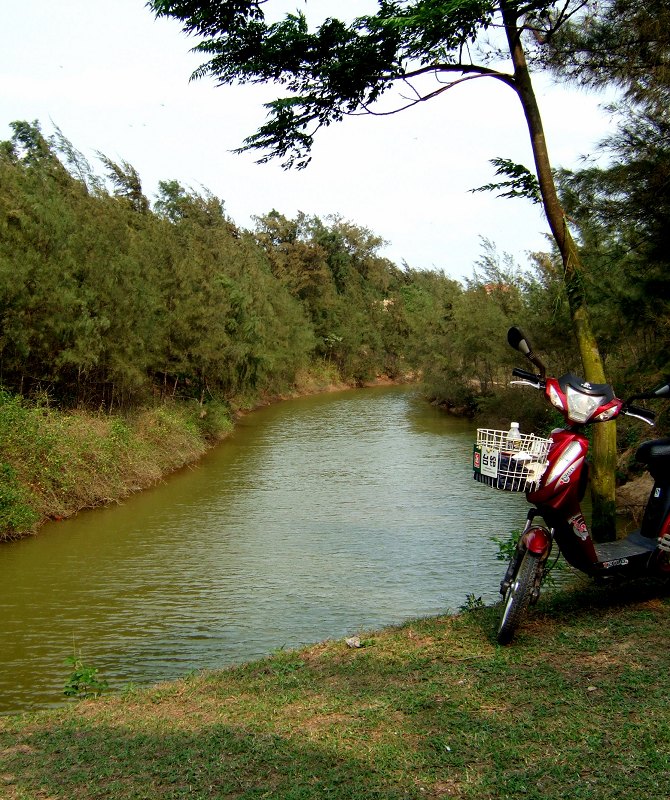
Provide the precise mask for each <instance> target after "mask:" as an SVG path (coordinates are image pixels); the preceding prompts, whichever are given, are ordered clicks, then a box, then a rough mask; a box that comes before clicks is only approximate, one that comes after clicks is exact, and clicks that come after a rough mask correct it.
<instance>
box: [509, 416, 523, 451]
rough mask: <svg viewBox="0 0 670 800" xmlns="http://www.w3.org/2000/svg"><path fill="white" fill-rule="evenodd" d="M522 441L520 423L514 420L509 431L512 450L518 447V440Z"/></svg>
mask: <svg viewBox="0 0 670 800" xmlns="http://www.w3.org/2000/svg"><path fill="white" fill-rule="evenodd" d="M520 441H521V432H520V431H519V423H518V422H512V424H511V425H510V426H509V431H508V432H507V443H508V445H509V447H510V449H511V450H516V449H517V448H518V446H519V445H518V442H520Z"/></svg>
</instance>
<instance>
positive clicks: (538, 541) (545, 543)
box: [521, 525, 552, 561]
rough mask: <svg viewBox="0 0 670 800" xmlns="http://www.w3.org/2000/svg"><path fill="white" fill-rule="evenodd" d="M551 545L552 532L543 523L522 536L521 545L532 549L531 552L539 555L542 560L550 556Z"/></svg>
mask: <svg viewBox="0 0 670 800" xmlns="http://www.w3.org/2000/svg"><path fill="white" fill-rule="evenodd" d="M551 545H552V538H551V534H550V533H549V531H548V530H547V529H546V528H545V527H543V526H542V525H534V526H533V527H532V528H529V529H528V530H527V531H525V532H524V533H523V534H522V536H521V546H522V547H523V548H524V549H525V550H530V552H531V553H533V554H534V555H536V556H539V557H540V559H541V560H542V561H544V560H545V559H547V558H548V557H549V552H550V550H551Z"/></svg>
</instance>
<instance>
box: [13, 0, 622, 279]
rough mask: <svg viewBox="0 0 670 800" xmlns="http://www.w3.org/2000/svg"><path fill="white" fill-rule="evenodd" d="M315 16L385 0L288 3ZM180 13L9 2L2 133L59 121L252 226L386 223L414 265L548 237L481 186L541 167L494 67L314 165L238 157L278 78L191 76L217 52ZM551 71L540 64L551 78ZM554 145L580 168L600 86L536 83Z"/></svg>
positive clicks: (126, 0)
mask: <svg viewBox="0 0 670 800" xmlns="http://www.w3.org/2000/svg"><path fill="white" fill-rule="evenodd" d="M269 5H270V6H272V8H273V9H274V8H275V7H276V8H277V9H279V10H282V11H283V10H288V11H293V10H295V9H296V8H298V7H300V8H301V9H302V10H304V11H305V13H306V14H307V15H308V19H309V20H310V22H312V20H313V21H314V22H315V23H318V22H320V21H321V20H322V19H323V18H325V17H326V16H329V15H330V16H338V17H342V18H352V17H354V16H357V15H360V14H362V13H365V12H366V11H374V9H375V8H376V3H375V2H373V0H273V3H271V4H269ZM195 43H196V40H194V39H192V38H188V37H187V36H186V35H185V34H184V33H183V32H182V30H181V27H180V25H179V23H178V22H177V21H175V20H167V19H160V20H156V19H155V18H154V16H153V14H152V12H151V11H150V10H149V9H148V8H147V7H146V6H145V3H144V0H113V2H110V0H59V2H53V0H22V2H17V0H0V140H2V139H9V138H10V137H11V134H12V131H11V128H10V123H11V122H12V121H15V120H27V121H33V120H37V121H38V122H39V124H40V126H41V128H42V131H43V133H44V134H46V135H50V134H52V133H53V132H54V126H57V127H58V128H59V129H60V130H61V131H62V133H63V134H64V135H65V136H66V137H67V138H68V139H69V140H70V141H71V142H72V143H73V144H74V146H75V147H76V148H77V149H78V150H79V151H81V152H82V153H83V154H84V155H85V156H86V158H87V159H88V160H89V161H90V162H91V163H92V165H93V167H94V169H95V171H96V172H98V173H99V174H104V168H103V166H102V164H101V163H100V162H99V161H98V160H97V155H96V154H97V153H98V152H101V153H104V154H105V155H106V156H107V157H108V158H111V159H112V160H114V161H117V162H118V161H122V160H123V161H127V162H129V163H130V164H132V165H133V166H134V167H135V169H136V170H137V171H138V173H139V175H140V177H141V179H142V184H143V188H144V191H145V194H147V196H148V197H149V198H150V199H153V198H154V196H155V194H156V192H157V189H158V183H159V181H162V180H173V179H174V180H178V181H179V182H180V183H181V184H182V185H183V186H185V187H188V188H192V189H194V190H196V191H202V190H203V189H207V190H209V191H211V192H212V193H213V194H215V195H216V196H217V197H219V198H221V199H222V200H223V202H224V208H225V212H226V214H227V215H228V216H229V217H230V218H231V219H232V220H233V222H235V223H236V224H237V225H238V226H240V227H242V228H251V227H253V224H254V223H253V217H254V216H262V215H264V214H266V213H268V212H270V211H272V210H273V209H276V210H277V211H279V212H280V213H282V214H284V215H285V216H287V217H294V216H295V215H296V214H297V213H298V212H300V211H302V212H304V213H305V214H308V215H317V216H319V217H321V218H325V217H326V216H328V215H330V214H335V215H339V216H341V217H343V218H344V219H347V220H350V221H351V222H353V223H355V224H357V225H359V226H361V227H364V228H368V229H369V230H371V231H372V232H373V233H375V234H377V235H378V236H380V237H381V238H382V239H383V240H384V241H385V242H386V244H385V246H384V247H383V248H382V249H381V251H380V253H381V254H382V255H384V256H386V257H388V258H389V259H391V260H392V261H394V262H395V263H397V264H399V265H400V264H402V263H403V262H406V263H407V264H408V265H409V266H410V267H412V268H415V269H439V270H444V271H445V272H446V273H447V274H448V275H449V276H451V277H452V278H455V279H459V280H461V279H464V278H469V277H472V270H473V267H474V265H475V264H476V262H477V260H478V259H480V258H481V256H482V254H483V246H482V240H483V239H488V240H490V241H491V242H493V244H494V245H495V246H496V248H497V250H498V252H499V253H500V254H503V253H507V254H510V255H511V256H513V257H514V258H515V259H516V260H517V261H518V262H519V263H520V264H522V265H524V264H525V263H526V261H527V254H528V253H529V252H533V251H537V250H547V249H549V244H548V241H547V233H548V227H547V224H546V221H545V219H544V216H543V214H542V211H541V209H540V208H539V206H533V205H531V204H530V203H529V202H528V201H525V200H521V199H515V200H509V199H499V198H497V197H496V196H495V195H494V194H492V193H475V194H473V193H471V192H470V190H471V189H473V188H476V187H478V186H482V185H484V184H486V183H490V182H491V181H493V180H494V169H493V167H492V166H491V164H490V163H489V159H492V158H496V157H503V158H510V159H512V160H514V161H517V162H520V163H523V164H525V165H526V166H528V167H531V166H532V156H531V151H530V144H529V141H528V133H527V128H526V124H525V120H524V118H523V115H522V111H521V107H520V104H519V102H518V100H517V99H516V97H515V95H514V93H513V92H512V90H511V89H509V88H508V87H506V86H504V85H503V84H501V83H500V82H499V81H495V80H490V79H484V80H482V79H480V80H475V81H470V82H468V83H466V84H465V85H463V86H461V87H458V88H455V89H453V90H450V91H449V92H447V93H445V94H443V95H442V96H441V97H439V98H437V99H435V100H432V101H430V102H427V103H423V104H420V105H419V106H417V107H415V108H413V109H410V110H408V111H404V112H402V113H400V114H396V115H393V116H385V117H370V116H357V117H349V118H345V120H343V121H342V122H341V123H336V124H333V125H331V126H330V127H329V128H327V129H325V130H322V131H320V132H319V133H318V135H317V137H316V140H315V146H314V148H313V151H312V161H311V163H310V165H309V166H308V167H307V168H306V169H304V170H298V171H296V170H288V171H287V170H284V169H283V168H282V167H281V165H280V163H279V162H278V161H273V162H271V163H269V164H257V163H255V162H256V160H257V159H258V157H259V155H258V154H253V153H244V154H241V155H238V154H235V153H233V152H232V151H233V150H234V149H235V148H236V147H239V146H240V145H241V144H242V142H243V140H244V138H245V137H246V136H248V135H250V134H252V133H254V132H255V131H256V130H257V129H258V127H259V126H260V125H261V124H262V123H263V122H264V120H265V115H266V112H265V110H264V108H263V103H264V102H268V101H270V100H272V99H274V98H275V97H277V96H278V95H279V91H278V87H275V86H251V85H247V86H230V87H228V86H227V87H217V86H216V85H215V83H214V81H212V80H211V79H203V80H198V81H190V80H189V78H190V76H191V73H192V72H193V71H194V70H195V69H196V68H197V67H198V66H199V65H200V63H201V62H202V60H203V59H201V58H200V57H199V56H198V55H197V54H194V53H191V52H190V48H191V47H193V46H194V44H195ZM538 78H539V76H538ZM536 91H537V94H538V99H539V103H540V108H541V111H542V114H543V120H544V126H545V134H546V138H547V142H548V146H549V154H550V157H551V159H552V163H553V165H554V166H555V167H559V166H562V167H575V166H578V165H579V163H580V159H581V157H582V156H584V155H587V154H591V153H592V152H593V151H594V148H595V145H596V143H597V142H598V141H599V140H600V139H602V137H603V136H604V135H605V134H606V132H607V131H608V130H610V129H611V127H612V121H611V119H610V117H609V115H608V114H607V113H606V112H605V111H604V109H603V107H602V106H603V99H602V98H601V97H599V96H598V95H593V94H587V93H585V92H582V91H579V90H569V91H568V90H566V89H564V88H560V87H556V86H553V85H552V84H551V83H550V82H549V81H548V80H546V79H544V78H543V79H536Z"/></svg>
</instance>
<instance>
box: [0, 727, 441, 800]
mask: <svg viewBox="0 0 670 800" xmlns="http://www.w3.org/2000/svg"><path fill="white" fill-rule="evenodd" d="M2 755H3V761H4V765H3V772H4V774H3V775H2V776H1V777H2V780H3V781H4V788H5V791H7V790H10V791H14V794H7V795H3V794H2V786H0V796H2V797H10V798H11V797H21V798H23V797H35V798H37V797H48V798H51V799H52V800H53V798H68V800H73V799H75V798H86V800H96V799H97V798H110V797H112V798H133V799H134V800H140V799H141V798H146V799H147V800H155V799H156V798H182V797H196V798H249V800H251V799H252V798H261V797H274V798H282V800H284V799H285V800H299V799H300V798H316V797H319V798H323V797H332V796H337V797H338V798H348V797H351V798H360V797H366V798H385V799H389V800H394V799H395V798H408V797H415V796H416V797H419V796H425V795H421V794H420V792H419V788H418V787H417V786H416V785H413V781H412V778H411V776H406V777H404V778H401V776H397V779H394V780H393V782H392V783H391V782H390V781H389V778H388V776H386V777H383V776H381V775H379V774H377V773H376V772H375V769H374V767H373V766H372V765H371V764H370V763H369V762H366V761H362V760H359V759H357V758H356V757H355V755H353V754H352V755H350V756H349V757H343V756H342V754H341V753H337V752H329V751H328V749H326V748H324V747H322V746H311V745H310V744H309V743H307V742H306V741H305V739H302V740H301V741H298V742H293V741H292V740H291V739H287V738H284V737H280V736H277V735H274V734H271V733H264V732H251V731H245V730H243V729H240V730H236V729H235V728H234V727H229V726H226V725H222V724H214V725H211V726H208V727H207V728H206V729H205V730H204V731H198V732H171V733H170V732H167V733H163V734H160V733H155V732H147V733H138V732H131V731H129V730H127V729H125V728H123V727H109V726H106V725H95V726H91V725H90V724H87V723H84V722H83V721H82V720H78V721H77V722H76V726H75V725H73V726H72V727H71V729H69V730H68V729H62V728H60V729H52V730H48V729H45V728H42V729H41V730H40V731H39V732H38V733H35V734H33V735H30V736H26V737H23V740H22V743H21V744H20V745H18V746H16V747H14V748H12V747H10V748H7V749H6V750H5V751H4V752H3V753H2Z"/></svg>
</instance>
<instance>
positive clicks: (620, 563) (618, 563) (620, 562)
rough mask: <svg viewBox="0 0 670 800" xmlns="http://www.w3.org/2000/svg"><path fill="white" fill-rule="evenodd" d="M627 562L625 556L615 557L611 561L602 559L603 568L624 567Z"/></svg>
mask: <svg viewBox="0 0 670 800" xmlns="http://www.w3.org/2000/svg"><path fill="white" fill-rule="evenodd" d="M626 564H628V559H627V558H615V559H613V560H612V561H603V569H611V568H612V567H625V566H626Z"/></svg>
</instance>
